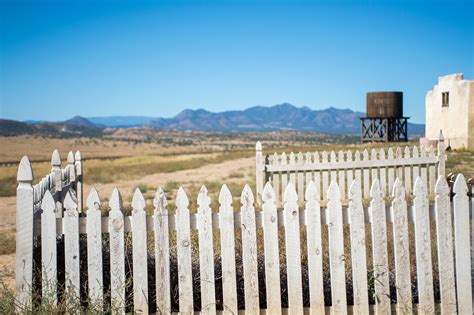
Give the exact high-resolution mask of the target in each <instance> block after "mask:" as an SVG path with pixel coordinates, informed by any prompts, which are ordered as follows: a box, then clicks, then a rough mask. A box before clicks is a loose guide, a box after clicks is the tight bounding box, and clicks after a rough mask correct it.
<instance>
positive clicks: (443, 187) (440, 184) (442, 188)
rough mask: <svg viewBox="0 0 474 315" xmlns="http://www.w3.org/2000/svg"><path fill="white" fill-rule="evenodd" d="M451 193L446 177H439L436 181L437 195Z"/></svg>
mask: <svg viewBox="0 0 474 315" xmlns="http://www.w3.org/2000/svg"><path fill="white" fill-rule="evenodd" d="M448 191H449V186H448V183H447V182H446V178H444V176H442V175H440V176H438V179H437V180H436V185H435V193H436V194H438V195H439V194H443V193H447V192H448Z"/></svg>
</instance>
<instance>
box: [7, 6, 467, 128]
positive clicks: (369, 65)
mask: <svg viewBox="0 0 474 315" xmlns="http://www.w3.org/2000/svg"><path fill="white" fill-rule="evenodd" d="M0 15H1V19H0V27H1V54H0V58H1V59H0V84H1V85H0V86H1V90H0V93H1V94H0V117H2V118H9V119H18V120H26V119H38V120H63V119H67V118H70V117H72V116H74V115H82V116H107V115H147V116H161V117H171V116H174V115H175V114H177V113H178V112H180V111H181V110H183V109H185V108H205V109H208V110H211V111H224V110H230V109H244V108H247V107H250V106H253V105H265V106H267V105H274V104H278V103H283V102H289V103H292V104H294V105H298V106H308V107H310V108H313V109H322V108H326V107H329V106H334V107H337V108H351V109H353V110H358V111H365V93H366V92H368V91H380V90H400V91H403V92H404V102H405V114H406V115H408V116H412V121H413V122H424V96H425V93H426V91H427V90H428V89H430V88H432V86H433V85H434V84H435V83H436V82H437V77H438V76H440V75H443V74H448V73H454V72H462V73H464V75H465V78H467V79H474V22H473V21H474V1H465V2H461V1H446V2H443V1H430V2H428V1H382V2H379V1H363V2H361V1H359V2H356V1H313V2H309V1H303V2H301V1H288V2H285V1H244V2H242V1H219V2H215V1H193V2H188V1H170V2H163V1H158V2H155V1H153V2H144V1H141V2H136V1H135V2H131V1H119V2H113V1H100V2H98V1H81V2H75V1H54V2H44V1H32V2H27V1H19V0H17V1H12V2H8V1H5V0H0Z"/></svg>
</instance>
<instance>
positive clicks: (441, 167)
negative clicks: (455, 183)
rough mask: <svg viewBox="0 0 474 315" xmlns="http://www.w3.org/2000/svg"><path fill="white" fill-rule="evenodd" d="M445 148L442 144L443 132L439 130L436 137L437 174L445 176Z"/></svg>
mask: <svg viewBox="0 0 474 315" xmlns="http://www.w3.org/2000/svg"><path fill="white" fill-rule="evenodd" d="M446 159H447V156H446V148H445V146H444V136H443V132H442V131H441V130H440V131H439V138H438V176H443V177H445V176H446V170H445V169H446Z"/></svg>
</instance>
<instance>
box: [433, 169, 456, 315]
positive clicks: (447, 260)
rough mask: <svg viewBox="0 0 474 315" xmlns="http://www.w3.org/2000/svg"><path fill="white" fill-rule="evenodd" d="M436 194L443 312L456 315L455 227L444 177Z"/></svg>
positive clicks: (441, 178) (437, 183)
mask: <svg viewBox="0 0 474 315" xmlns="http://www.w3.org/2000/svg"><path fill="white" fill-rule="evenodd" d="M435 193H436V197H435V213H436V236H437V243H438V265H439V285H440V291H441V312H442V313H443V314H454V313H456V291H455V286H454V257H453V236H452V235H453V227H452V223H451V222H452V221H451V207H450V204H449V187H448V183H447V182H446V180H445V179H444V177H442V176H439V177H438V180H437V182H436V186H435Z"/></svg>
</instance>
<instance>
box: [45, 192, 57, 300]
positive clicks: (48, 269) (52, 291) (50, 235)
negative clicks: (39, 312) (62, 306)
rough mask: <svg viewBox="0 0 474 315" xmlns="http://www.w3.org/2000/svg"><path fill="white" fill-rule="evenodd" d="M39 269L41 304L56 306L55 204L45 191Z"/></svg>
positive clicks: (49, 194)
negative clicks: (40, 272)
mask: <svg viewBox="0 0 474 315" xmlns="http://www.w3.org/2000/svg"><path fill="white" fill-rule="evenodd" d="M41 209H42V210H43V213H42V214H41V268H42V271H43V272H42V275H43V276H42V279H41V280H42V286H41V287H42V291H41V294H42V296H43V303H45V304H46V305H56V304H57V285H58V277H57V247H56V204H55V202H54V199H53V196H52V195H51V193H50V191H49V190H47V191H46V193H45V194H44V196H43V200H42V202H41Z"/></svg>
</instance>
